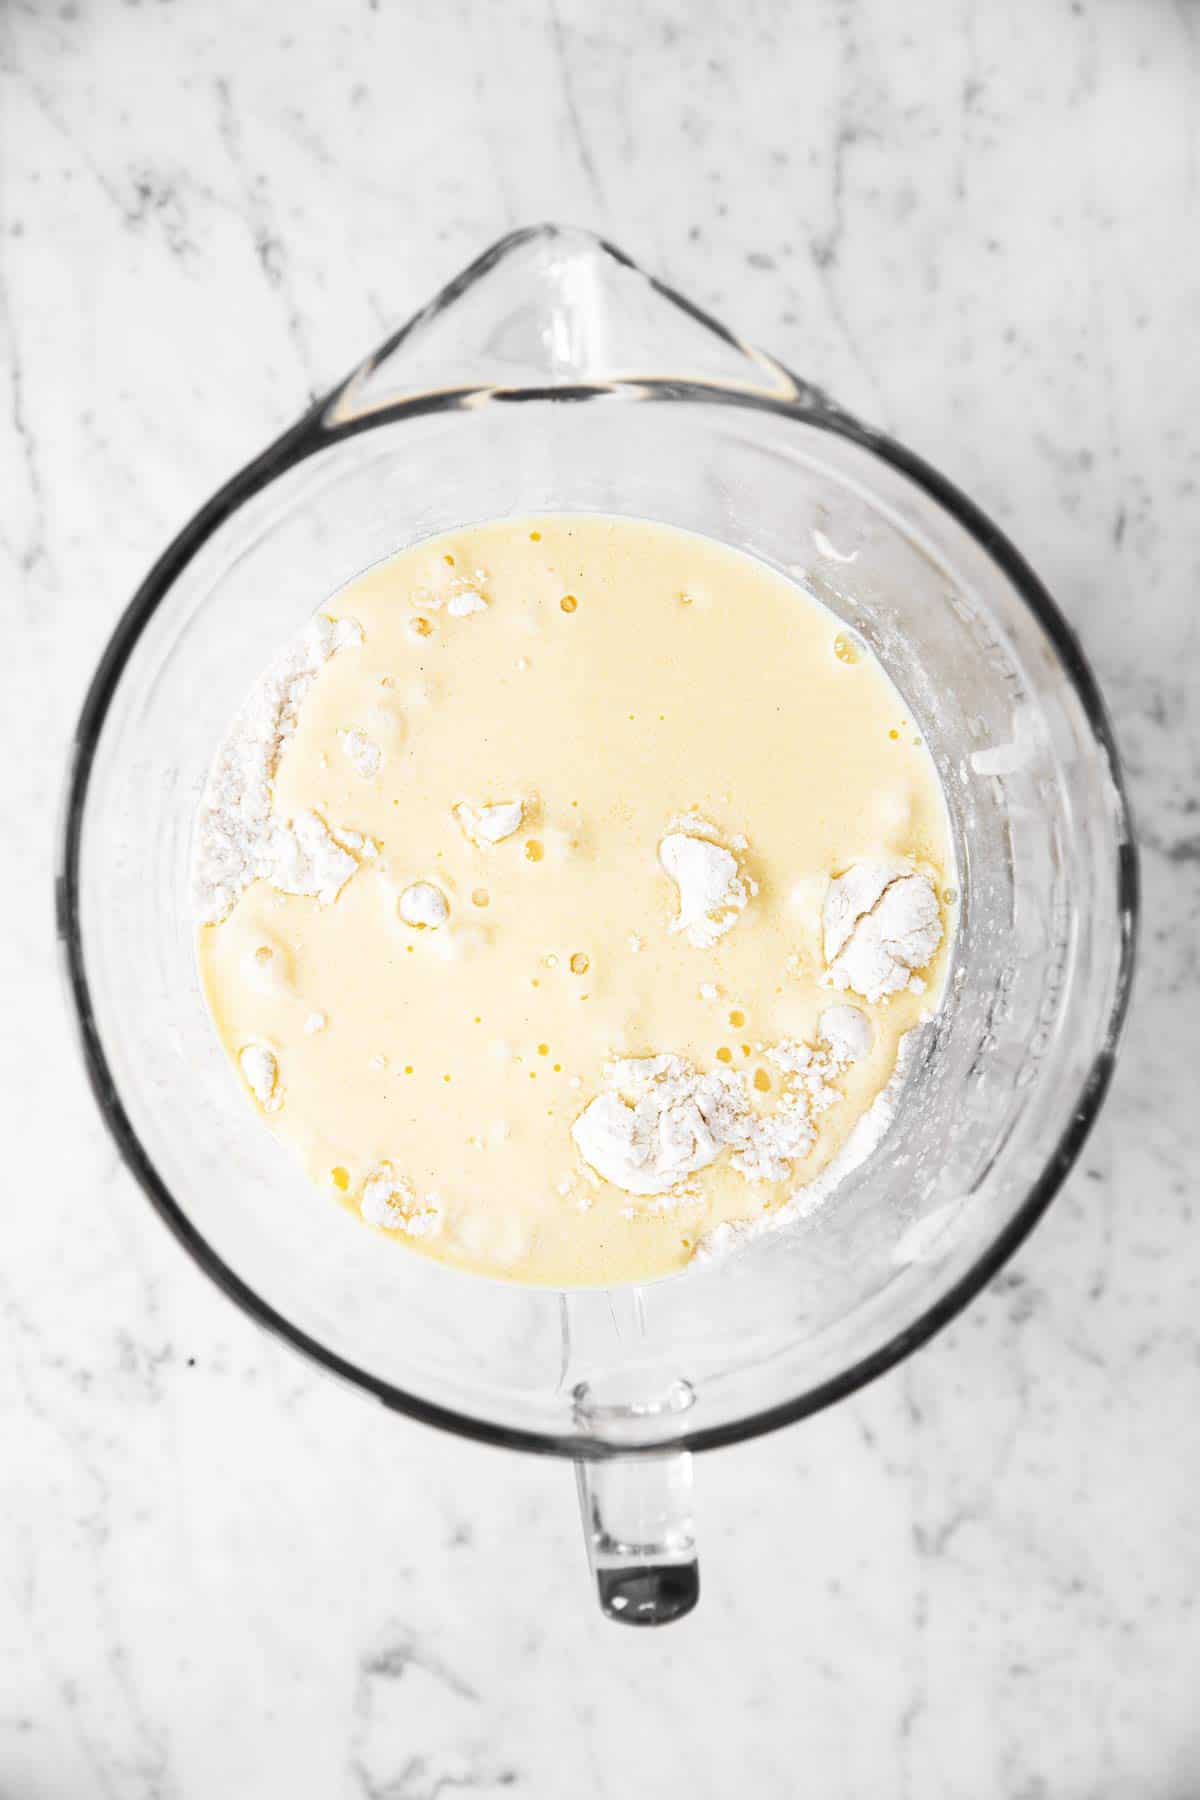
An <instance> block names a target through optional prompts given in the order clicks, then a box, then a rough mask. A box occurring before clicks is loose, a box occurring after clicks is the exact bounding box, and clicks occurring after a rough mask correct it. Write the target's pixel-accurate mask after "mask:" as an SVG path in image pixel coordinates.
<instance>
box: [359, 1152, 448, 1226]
mask: <svg viewBox="0 0 1200 1800" xmlns="http://www.w3.org/2000/svg"><path fill="white" fill-rule="evenodd" d="M360 1206H361V1210H362V1216H363V1218H364V1219H365V1220H366V1221H367V1223H368V1225H378V1226H379V1228H380V1230H381V1231H403V1232H405V1233H406V1234H407V1235H408V1236H409V1237H434V1236H436V1235H437V1233H438V1232H439V1231H440V1230H441V1228H442V1211H441V1202H440V1201H439V1199H438V1197H437V1195H436V1194H425V1195H424V1196H422V1198H421V1199H419V1200H418V1198H417V1193H416V1189H415V1188H414V1187H413V1184H412V1182H411V1181H407V1180H406V1179H405V1178H404V1176H403V1175H397V1173H396V1171H395V1169H394V1168H393V1167H392V1165H391V1163H380V1164H379V1165H378V1167H377V1168H375V1169H372V1171H371V1173H370V1175H368V1177H367V1179H366V1181H365V1182H364V1184H363V1191H362V1200H361V1202H360Z"/></svg>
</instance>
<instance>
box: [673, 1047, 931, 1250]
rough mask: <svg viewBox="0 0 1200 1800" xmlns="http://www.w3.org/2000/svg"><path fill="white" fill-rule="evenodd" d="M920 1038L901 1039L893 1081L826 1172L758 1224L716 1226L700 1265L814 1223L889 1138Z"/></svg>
mask: <svg viewBox="0 0 1200 1800" xmlns="http://www.w3.org/2000/svg"><path fill="white" fill-rule="evenodd" d="M916 1036H917V1031H915V1030H914V1031H909V1032H906V1033H905V1035H904V1036H903V1037H902V1038H901V1039H900V1043H899V1047H898V1054H897V1057H896V1067H895V1070H894V1071H893V1073H892V1078H891V1080H890V1081H889V1082H888V1084H887V1086H886V1087H885V1088H884V1089H883V1091H882V1092H881V1093H879V1094H877V1095H876V1096H875V1099H874V1101H873V1102H872V1104H871V1105H870V1106H869V1107H868V1108H867V1110H866V1112H865V1113H863V1115H862V1117H861V1118H860V1119H859V1120H858V1121H857V1122H856V1124H855V1126H854V1129H853V1130H852V1131H851V1133H850V1135H849V1137H848V1138H847V1139H846V1141H845V1143H844V1144H843V1145H842V1147H841V1149H840V1150H839V1151H838V1153H837V1155H836V1156H834V1157H833V1158H831V1160H830V1161H829V1162H828V1163H826V1165H825V1167H824V1168H823V1169H822V1170H821V1173H820V1174H819V1175H817V1176H816V1177H815V1178H814V1179H813V1180H812V1181H809V1182H806V1183H805V1184H804V1185H803V1186H802V1187H795V1188H793V1189H792V1192H791V1194H790V1195H789V1196H788V1198H787V1200H786V1201H785V1202H784V1204H783V1205H782V1206H780V1207H777V1208H776V1209H775V1210H774V1211H773V1212H768V1213H763V1214H762V1215H761V1217H759V1218H757V1219H739V1220H731V1221H727V1222H726V1223H724V1224H721V1225H716V1226H714V1227H713V1229H712V1230H711V1231H709V1232H707V1233H706V1234H705V1236H704V1237H702V1238H701V1239H700V1242H699V1243H698V1244H697V1246H696V1250H695V1256H694V1260H695V1261H697V1262H707V1261H709V1260H710V1259H711V1258H712V1257H716V1256H723V1255H725V1254H726V1253H727V1252H728V1251H730V1250H733V1249H735V1248H737V1247H738V1246H740V1245H742V1244H745V1243H748V1242H750V1241H751V1240H752V1239H754V1238H759V1237H762V1236H763V1235H764V1233H766V1232H774V1231H777V1230H778V1229H779V1228H780V1227H781V1226H785V1225H789V1224H794V1223H795V1222H796V1221H797V1220H799V1219H807V1218H811V1216H812V1215H813V1214H814V1213H816V1212H819V1211H820V1209H821V1207H822V1206H824V1204H825V1202H826V1201H827V1200H828V1199H829V1197H830V1195H831V1194H832V1193H833V1192H834V1190H835V1189H836V1188H838V1187H840V1186H841V1184H842V1182H843V1181H845V1179H846V1177H847V1176H848V1175H850V1174H852V1173H853V1172H854V1170H855V1169H858V1168H861V1166H862V1165H863V1163H865V1162H866V1161H867V1159H868V1158H869V1157H871V1156H873V1155H874V1153H875V1151H876V1150H877V1149H878V1148H879V1146H880V1144H881V1143H882V1142H883V1140H884V1138H885V1137H886V1136H887V1134H888V1131H889V1130H890V1128H891V1124H892V1120H893V1119H894V1118H895V1116H896V1112H897V1109H898V1107H899V1104H900V1093H901V1089H902V1088H903V1086H904V1081H905V1074H906V1070H907V1066H908V1062H909V1058H910V1056H911V1052H912V1043H913V1040H914V1039H915V1038H916Z"/></svg>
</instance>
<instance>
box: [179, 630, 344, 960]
mask: <svg viewBox="0 0 1200 1800" xmlns="http://www.w3.org/2000/svg"><path fill="white" fill-rule="evenodd" d="M362 641H363V634H362V627H361V626H360V625H358V624H357V623H356V622H355V621H354V620H353V619H338V620H336V621H335V620H333V619H328V618H326V617H324V615H321V616H319V617H317V618H315V619H313V620H312V622H311V623H310V624H309V625H308V626H307V627H306V628H305V630H304V632H303V633H302V634H301V636H300V637H299V638H298V639H297V640H296V641H295V643H293V644H289V645H288V647H287V649H286V650H284V651H283V652H282V653H281V654H280V655H279V656H278V657H276V659H275V661H274V662H273V663H272V664H271V666H270V668H269V669H267V671H266V673H265V674H264V675H262V676H260V677H259V679H258V681H256V682H255V684H254V687H253V689H252V690H251V693H250V697H249V699H248V700H247V701H246V703H245V705H244V706H243V707H242V709H241V711H240V712H239V713H238V715H237V717H236V718H235V719H234V721H233V724H232V725H231V727H230V729H229V733H228V735H227V736H226V738H225V741H224V743H223V744H222V745H221V748H220V750H219V751H218V753H217V756H216V760H215V761H214V763H213V766H212V769H211V770H210V772H209V777H208V784H207V786H206V788H205V792H204V800H203V803H202V805H201V808H200V816H199V821H198V828H199V836H198V841H197V846H196V861H195V870H194V876H193V880H194V887H195V894H196V906H197V910H198V911H199V913H200V916H201V918H202V919H203V920H204V921H205V923H207V924H210V925H215V924H218V923H219V922H220V921H221V920H222V919H223V918H225V917H226V915H227V914H228V913H229V912H230V911H232V909H233V907H234V905H235V904H236V902H237V898H238V895H239V894H240V893H241V892H242V890H243V888H246V887H248V886H249V885H250V883H251V882H252V881H255V880H257V879H259V878H260V877H263V876H265V877H266V878H267V879H268V880H270V881H273V882H274V884H275V885H276V886H277V887H282V888H283V890H284V892H285V893H291V894H316V895H317V897H318V898H319V899H321V900H323V901H325V902H326V903H327V902H328V900H329V899H331V898H333V897H335V896H336V895H337V894H338V893H339V892H340V891H341V889H342V887H343V886H344V885H345V883H346V882H347V881H348V880H349V879H350V876H351V875H352V874H353V873H354V870H355V868H356V867H357V864H356V863H355V861H354V858H353V857H352V856H351V855H350V854H349V852H348V850H347V849H346V848H344V847H343V846H342V845H339V844H338V842H337V841H336V840H335V839H334V837H333V836H332V834H331V833H330V831H329V829H328V827H327V826H326V825H325V823H324V821H323V820H322V819H320V818H319V816H318V815H317V814H316V813H306V814H302V815H301V817H300V818H299V819H296V820H294V821H292V822H291V824H290V825H289V824H288V823H286V822H285V821H282V820H273V819H272V817H271V807H272V801H273V789H274V780H275V771H276V769H277V768H278V766H279V758H280V756H281V754H282V752H283V750H284V748H285V746H286V744H287V742H288V740H289V739H290V738H291V736H292V734H293V733H294V731H295V729H296V721H297V718H298V717H299V712H300V707H301V704H302V703H303V701H304V698H305V695H306V694H307V693H308V691H309V689H310V688H311V686H312V684H313V682H314V681H315V680H316V678H317V675H318V674H319V673H320V671H321V669H322V668H323V667H324V666H325V664H326V663H327V662H328V661H329V658H330V657H331V656H334V655H336V653H337V652H338V651H339V650H344V649H347V648H349V647H352V646H356V645H359V644H361V643H362ZM360 843H361V840H360Z"/></svg>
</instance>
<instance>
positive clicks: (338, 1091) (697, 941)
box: [198, 516, 954, 1285]
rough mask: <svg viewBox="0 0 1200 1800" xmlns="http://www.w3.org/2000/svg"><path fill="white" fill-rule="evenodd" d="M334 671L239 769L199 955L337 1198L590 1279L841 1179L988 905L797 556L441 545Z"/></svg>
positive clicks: (270, 705)
mask: <svg viewBox="0 0 1200 1800" xmlns="http://www.w3.org/2000/svg"><path fill="white" fill-rule="evenodd" d="M306 642H307V649H306V650H304V651H303V653H299V652H298V653H297V656H296V657H293V661H292V663H291V664H290V665H288V666H287V667H286V668H283V669H282V673H280V671H279V670H276V671H275V672H274V673H273V674H271V673H269V675H268V677H266V678H264V683H263V684H260V690H259V691H258V694H257V697H256V698H255V699H254V701H253V702H252V703H248V706H249V713H248V715H247V716H249V718H250V724H249V725H248V726H247V724H246V722H245V717H244V718H243V721H242V724H241V727H240V730H241V736H240V737H239V735H238V731H239V728H235V731H234V735H233V736H232V737H231V740H230V744H229V746H227V747H226V750H225V751H224V752H223V753H222V756H221V757H220V758H219V759H218V762H217V765H216V766H215V768H214V774H213V779H212V782H211V784H210V789H209V793H208V796H207V798H206V805H205V808H204V810H203V812H202V815H201V820H200V851H199V872H200V892H201V904H202V916H203V918H204V920H205V922H204V923H203V924H202V925H201V926H200V929H199V935H198V950H199V960H200V968H201V973H202V979H203V985H204V991H205V994H206V997H207V1000H208V1004H209V1007H210V1009H211V1012H212V1016H213V1019H214V1021H215V1024H216V1028H217V1030H218V1032H219V1034H220V1037H221V1040H222V1043H223V1044H224V1046H225V1049H226V1050H227V1052H228V1054H229V1056H230V1058H231V1060H232V1062H233V1064H234V1067H235V1070H236V1073H237V1078H238V1080H239V1081H240V1082H241V1083H242V1084H243V1086H244V1088H245V1090H246V1094H247V1099H248V1100H249V1101H250V1103H252V1104H254V1105H255V1106H257V1107H258V1108H259V1109H260V1110H261V1112H262V1114H263V1117H264V1119H265V1121H266V1122H267V1123H268V1124H269V1126H270V1128H271V1129H272V1130H273V1131H274V1132H275V1133H276V1134H277V1135H278V1137H279V1138H280V1139H281V1140H282V1141H283V1142H284V1143H285V1144H286V1145H287V1146H288V1148H289V1149H290V1150H291V1151H292V1152H293V1153H294V1154H296V1155H297V1156H298V1157H299V1158H300V1159H301V1161H302V1162H303V1164H304V1166H305V1168H306V1169H307V1171H308V1173H309V1174H310V1176H311V1178H312V1180H313V1181H314V1182H315V1183H316V1184H317V1185H318V1186H319V1187H320V1188H322V1189H324V1190H325V1192H326V1193H327V1194H328V1195H329V1196H330V1197H332V1198H335V1199H337V1200H338V1201H340V1202H341V1203H342V1204H344V1205H345V1206H347V1207H350V1208H352V1209H354V1210H355V1211H359V1212H361V1213H362V1214H363V1216H364V1218H365V1219H366V1220H367V1222H368V1224H370V1225H372V1226H373V1227H374V1228H375V1229H376V1230H377V1231H379V1232H380V1233H381V1234H383V1235H387V1236H390V1237H392V1238H393V1239H395V1240H396V1241H397V1242H400V1243H403V1244H405V1245H407V1246H408V1247H410V1248H411V1249H413V1250H417V1251H419V1252H421V1253H422V1254H426V1255H429V1256H434V1257H437V1258H440V1259H442V1260H444V1261H446V1262H449V1263H453V1264H457V1265H459V1266H462V1267H466V1268H470V1269H473V1270H476V1271H479V1272H481V1273H484V1274H487V1275H491V1276H499V1277H505V1278H510V1279H518V1280H523V1281H532V1282H544V1283H552V1284H556V1285H567V1284H573V1283H606V1284H607V1283H613V1282H620V1281H629V1280H644V1279H647V1278H651V1277H654V1276H657V1275H662V1274H665V1273H668V1272H670V1271H672V1270H676V1269H679V1268H681V1267H682V1266H683V1265H685V1264H686V1263H687V1262H688V1260H689V1259H690V1258H691V1256H692V1255H693V1254H694V1252H695V1250H696V1248H697V1246H698V1245H700V1244H701V1243H702V1242H703V1240H704V1239H705V1237H706V1236H707V1234H709V1233H710V1232H711V1231H712V1230H713V1228H714V1227H716V1226H718V1225H720V1224H723V1223H726V1222H739V1221H746V1220H757V1219H760V1218H761V1217H762V1216H763V1215H764V1214H765V1213H767V1212H770V1211H771V1210H773V1209H777V1208H779V1207H780V1206H782V1205H783V1204H784V1203H785V1202H786V1201H787V1200H788V1199H789V1197H792V1196H794V1195H795V1194H796V1193H797V1191H798V1190H800V1189H802V1188H803V1187H804V1185H805V1184H807V1183H809V1182H811V1181H812V1180H813V1178H814V1177H815V1176H817V1175H818V1174H819V1173H820V1172H821V1170H822V1169H824V1168H825V1167H826V1166H827V1165H828V1163H829V1162H830V1160H831V1159H832V1158H833V1157H834V1156H835V1155H836V1154H837V1152H838V1151H839V1149H840V1148H841V1147H842V1146H843V1144H844V1143H845V1141H846V1139H847V1137H848V1135H849V1133H850V1131H851V1129H852V1128H853V1126H854V1124H855V1122H856V1121H857V1120H858V1119H859V1118H860V1117H861V1116H862V1115H863V1114H864V1113H865V1112H866V1110H867V1109H868V1108H869V1107H870V1106H871V1104H872V1102H873V1101H874V1100H875V1099H876V1097H877V1096H878V1095H879V1094H880V1092H881V1091H882V1090H883V1089H884V1088H885V1086H886V1084H887V1083H888V1081H889V1079H890V1078H891V1076H892V1074H893V1071H894V1070H895V1067H896V1061H897V1050H898V1046H899V1044H900V1042H901V1040H902V1038H903V1036H904V1034H905V1033H906V1032H907V1031H908V1030H909V1029H910V1028H911V1027H912V1026H913V1025H914V1024H915V1023H916V1022H917V1020H918V1019H919V1018H920V1017H921V1015H922V1014H923V1013H925V1012H926V1011H927V1010H928V1009H929V1008H930V1007H931V1006H932V1005H934V1004H936V1001H937V997H938V993H939V989H940V985H941V980H942V975H943V969H944V964H945V961H946V955H947V943H948V941H949V937H950V925H951V918H950V915H951V914H952V913H953V910H954V906H953V900H954V896H953V893H952V891H951V890H949V889H948V887H947V883H949V882H950V881H952V880H953V878H954V876H953V863H952V854H951V848H950V838H949V828H948V823H947V818H946V812H945V807H944V802H943V798H942V794H941V790H940V787H939V783H938V780H937V776H936V773H935V770H934V767H933V763H932V760H931V758H930V756H929V753H928V750H927V748H926V747H925V745H924V743H923V741H922V740H921V738H920V736H919V733H918V732H917V729H916V726H915V725H914V723H913V721H912V720H911V719H910V718H909V716H908V713H907V710H906V708H905V705H904V703H903V701H902V700H901V698H900V697H899V695H898V694H897V692H896V690H895V689H894V688H893V687H892V686H891V684H890V682H889V681H888V679H887V678H886V676H885V675H884V673H883V671H882V669H881V668H880V667H879V665H878V664H877V663H876V662H875V661H874V659H873V658H872V656H871V655H870V654H869V652H868V651H867V650H866V649H865V647H864V646H862V645H861V644H860V643H859V642H858V641H857V640H855V639H854V638H853V637H852V636H851V635H850V634H848V633H847V631H846V629H845V627H844V626H842V624H841V623H840V622H839V621H838V620H837V619H836V618H835V617H834V616H833V615H832V614H831V613H830V612H828V611H827V610H826V609H825V608H824V607H822V606H821V605H820V604H819V603H817V602H816V601H815V600H813V599H812V598H810V597H809V596H808V595H806V594H805V593H804V592H802V591H801V590H800V589H798V588H797V587H796V586H795V585H793V584H792V583H791V582H789V581H787V580H785V579H784V578H783V577H781V576H780V575H777V574H776V573H774V572H773V571H771V570H770V569H769V568H767V567H766V566H765V565H763V564H760V563H758V562H756V561H753V560H752V559H750V558H748V557H746V556H744V555H741V554H740V553H737V552H734V551H731V550H729V549H727V548H725V547H724V546H721V545H718V544H716V543H713V542H711V541H709V540H707V539H704V538H700V537H696V536H692V535H689V534H686V533H683V532H681V531H678V530H675V529H673V528H669V527H665V526H661V525H655V524H649V523H645V522H641V521H635V520H630V519H618V518H606V517H598V516H548V517H535V518H528V519H523V520H516V521H514V520H504V521H498V522H494V523H488V524H483V525H476V526H471V527H469V528H466V529H463V530H461V531H458V532H455V533H452V534H450V535H447V536H445V537H439V538H436V539H432V540H428V541H426V542H424V543H421V544H418V545H416V546H415V547H413V548H412V549H410V550H407V551H405V552H404V553H403V554H401V555H399V556H396V557H395V558H393V559H391V560H390V561H388V562H386V563H384V564H381V565H379V566H377V567H375V568H373V569H371V570H369V571H368V572H367V573H366V574H364V575H363V576H362V577H360V578H359V579H358V580H356V581H354V582H353V583H351V584H350V586H348V587H347V588H345V589H344V590H342V591H341V592H340V593H339V594H337V595H336V596H335V597H334V599H333V600H331V601H330V602H329V604H328V606H327V607H326V608H325V609H324V612H323V615H322V619H321V620H320V621H318V623H317V624H316V625H315V626H314V627H312V628H310V632H309V635H308V639H307V640H306ZM297 658H298V660H297ZM651 1059H654V1060H651ZM380 1248H381V1253H384V1250H385V1247H384V1246H383V1245H382V1244H381V1246H380Z"/></svg>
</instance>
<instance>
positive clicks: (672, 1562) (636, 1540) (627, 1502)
mask: <svg viewBox="0 0 1200 1800" xmlns="http://www.w3.org/2000/svg"><path fill="white" fill-rule="evenodd" d="M575 1477H576V1481H577V1484H578V1487H579V1508H580V1511H581V1513H582V1515H583V1535H584V1539H585V1541H586V1544H587V1553H588V1562H589V1563H590V1565H591V1569H592V1574H593V1575H594V1576H595V1578H596V1591H597V1594H598V1596H599V1599H600V1607H601V1610H602V1611H603V1612H604V1613H605V1614H606V1616H607V1617H608V1618H610V1619H617V1620H619V1621H620V1623H621V1624H623V1625H669V1624H671V1622H672V1621H673V1620H675V1619H682V1618H683V1617H684V1615H685V1614H686V1613H690V1612H691V1610H692V1608H693V1607H694V1606H695V1604H696V1602H697V1600H698V1599H699V1598H700V1565H699V1563H698V1562H697V1561H696V1539H695V1531H694V1527H693V1521H692V1459H691V1457H690V1456H689V1455H688V1454H687V1453H686V1452H685V1451H684V1452H677V1451H671V1450H663V1451H642V1452H639V1453H638V1454H637V1455H634V1456H620V1455H618V1456H609V1457H603V1458H598V1459H591V1458H588V1459H586V1460H581V1461H579V1462H577V1463H576V1464H575Z"/></svg>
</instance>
